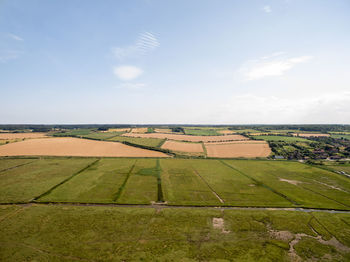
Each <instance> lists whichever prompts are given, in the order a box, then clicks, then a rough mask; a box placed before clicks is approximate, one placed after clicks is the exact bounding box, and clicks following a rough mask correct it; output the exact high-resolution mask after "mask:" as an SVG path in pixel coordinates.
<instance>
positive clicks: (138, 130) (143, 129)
mask: <svg viewBox="0 0 350 262" xmlns="http://www.w3.org/2000/svg"><path fill="white" fill-rule="evenodd" d="M147 131H148V127H137V128H133V129H131V132H130V133H141V134H144V133H147Z"/></svg>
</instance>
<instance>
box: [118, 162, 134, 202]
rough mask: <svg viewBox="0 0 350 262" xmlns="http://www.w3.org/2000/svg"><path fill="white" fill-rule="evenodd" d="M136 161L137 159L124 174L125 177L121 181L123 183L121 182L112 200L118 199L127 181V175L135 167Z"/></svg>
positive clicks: (129, 174)
mask: <svg viewBox="0 0 350 262" xmlns="http://www.w3.org/2000/svg"><path fill="white" fill-rule="evenodd" d="M136 163H137V160H136V161H135V163H134V164H133V165H132V166H131V168H130V170H129V172H128V173H127V174H126V177H125V179H124V181H123V184H121V186H120V187H119V189H118V191H117V193H116V194H115V196H114V197H113V201H114V202H116V201H117V200H118V199H119V197H120V196H121V194H122V192H123V190H124V188H125V185H126V183H127V182H128V180H129V177H130V176H131V173H132V171H133V170H134V168H135V166H136Z"/></svg>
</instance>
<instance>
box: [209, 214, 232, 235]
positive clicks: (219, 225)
mask: <svg viewBox="0 0 350 262" xmlns="http://www.w3.org/2000/svg"><path fill="white" fill-rule="evenodd" d="M213 228H214V229H219V230H221V233H223V234H227V233H230V230H226V229H225V223H224V219H223V218H221V217H213Z"/></svg>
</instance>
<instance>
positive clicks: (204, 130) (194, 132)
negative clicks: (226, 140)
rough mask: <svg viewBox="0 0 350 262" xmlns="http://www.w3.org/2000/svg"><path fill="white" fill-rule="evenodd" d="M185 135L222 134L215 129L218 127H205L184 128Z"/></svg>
mask: <svg viewBox="0 0 350 262" xmlns="http://www.w3.org/2000/svg"><path fill="white" fill-rule="evenodd" d="M184 130H185V134H186V135H194V136H219V135H222V134H220V133H218V132H217V131H218V130H220V129H207V128H184Z"/></svg>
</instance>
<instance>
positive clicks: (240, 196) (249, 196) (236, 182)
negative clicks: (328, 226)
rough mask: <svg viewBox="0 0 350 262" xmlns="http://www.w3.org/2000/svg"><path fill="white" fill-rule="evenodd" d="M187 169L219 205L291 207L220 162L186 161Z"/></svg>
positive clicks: (272, 193) (283, 200)
mask: <svg viewBox="0 0 350 262" xmlns="http://www.w3.org/2000/svg"><path fill="white" fill-rule="evenodd" d="M179 165H180V164H179ZM187 168H188V170H190V171H191V172H192V173H195V174H197V175H198V176H199V177H200V178H201V179H202V180H203V181H204V182H205V183H206V184H207V185H208V186H209V188H210V189H211V190H212V191H213V193H214V195H217V196H218V198H219V199H220V202H221V205H228V206H284V207H287V206H293V203H291V202H290V201H288V200H287V199H285V198H283V197H282V196H280V195H278V194H276V193H274V192H273V191H271V190H269V189H267V188H266V187H263V186H262V185H261V184H259V183H257V182H256V181H254V180H253V179H250V178H248V177H246V176H244V175H242V174H241V173H239V172H238V171H236V170H233V169H232V168H230V167H229V166H227V165H226V164H225V163H223V162H222V161H219V160H187ZM174 188H175V189H176V188H177V187H174Z"/></svg>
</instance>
